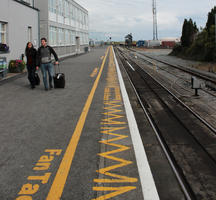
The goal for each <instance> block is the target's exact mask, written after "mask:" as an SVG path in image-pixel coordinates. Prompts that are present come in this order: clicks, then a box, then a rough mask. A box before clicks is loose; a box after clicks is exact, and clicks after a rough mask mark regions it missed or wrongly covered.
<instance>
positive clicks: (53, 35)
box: [49, 26, 57, 46]
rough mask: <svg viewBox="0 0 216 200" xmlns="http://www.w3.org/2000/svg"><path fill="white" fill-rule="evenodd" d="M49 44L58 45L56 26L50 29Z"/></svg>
mask: <svg viewBox="0 0 216 200" xmlns="http://www.w3.org/2000/svg"><path fill="white" fill-rule="evenodd" d="M49 43H50V45H53V46H56V45H57V28H56V27H54V26H50V28H49Z"/></svg>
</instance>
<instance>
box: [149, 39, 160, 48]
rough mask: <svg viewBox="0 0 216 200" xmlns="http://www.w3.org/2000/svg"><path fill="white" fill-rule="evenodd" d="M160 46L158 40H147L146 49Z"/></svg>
mask: <svg viewBox="0 0 216 200" xmlns="http://www.w3.org/2000/svg"><path fill="white" fill-rule="evenodd" d="M159 46H161V41H160V40H148V47H159Z"/></svg>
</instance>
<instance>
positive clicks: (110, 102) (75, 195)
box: [0, 46, 176, 200]
mask: <svg viewBox="0 0 216 200" xmlns="http://www.w3.org/2000/svg"><path fill="white" fill-rule="evenodd" d="M60 68H61V71H62V72H63V73H65V76H66V87H65V88H64V89H52V90H49V91H45V90H44V87H43V83H41V84H40V85H39V86H37V87H36V89H34V90H31V89H30V86H29V83H28V80H27V77H26V76H22V77H19V78H17V79H13V80H11V81H7V83H6V84H2V85H0V98H1V106H0V132H1V134H0V141H1V147H0V156H1V161H0V199H4V200H9V199H16V200H32V199H34V200H45V199H46V200H60V199H61V200H71V199H76V200H87V199H92V200H93V199H94V200H105V199H116V200H125V199H127V200H135V199H136V200H142V199H145V200H157V199H159V194H158V191H157V187H156V184H155V181H154V176H155V175H152V172H151V168H150V166H149V163H148V159H147V155H146V152H145V149H144V147H143V142H142V139H143V138H142V139H141V137H143V135H142V136H140V133H139V129H138V127H137V122H136V119H135V117H134V113H133V110H132V108H131V103H130V101H129V98H128V94H127V91H126V89H125V85H124V81H123V79H122V73H121V71H120V69H119V65H118V62H117V60H116V57H115V53H114V51H113V48H112V47H111V46H109V47H108V46H105V47H100V48H93V49H92V50H91V51H90V52H89V53H87V54H83V55H80V56H75V57H72V58H68V59H65V60H63V61H62V62H60ZM40 78H41V74H40ZM41 81H42V78H41ZM144 130H145V131H146V132H147V133H149V137H150V132H151V131H150V128H149V127H148V126H146V127H145V128H144ZM152 147H153V146H151V147H150V148H152ZM152 150H153V151H154V149H152ZM156 151H158V149H156ZM151 153H152V152H151ZM152 156H154V155H152ZM158 163H159V161H158ZM163 166H164V165H163ZM158 173H159V172H158ZM156 174H157V172H156ZM166 175H167V174H166ZM164 176H165V175H164ZM166 177H169V176H168V175H167V176H166ZM165 179H166V178H165V177H164V181H166V182H167V184H168V185H172V184H173V182H172V178H170V179H169V180H165ZM173 188H174V187H173ZM164 193H166V191H164ZM173 195H174V196H175V195H176V193H173Z"/></svg>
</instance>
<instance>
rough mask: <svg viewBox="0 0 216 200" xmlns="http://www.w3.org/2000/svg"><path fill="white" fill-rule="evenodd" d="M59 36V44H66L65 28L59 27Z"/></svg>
mask: <svg viewBox="0 0 216 200" xmlns="http://www.w3.org/2000/svg"><path fill="white" fill-rule="evenodd" d="M58 33H59V34H58V36H59V45H64V44H65V32H64V29H62V28H59V29H58Z"/></svg>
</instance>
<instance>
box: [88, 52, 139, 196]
mask: <svg viewBox="0 0 216 200" xmlns="http://www.w3.org/2000/svg"><path fill="white" fill-rule="evenodd" d="M113 60H114V59H113V53H112V52H110V57H109V68H108V76H107V86H106V88H105V90H104V110H105V112H104V113H102V114H103V115H104V119H101V124H103V125H107V126H105V127H101V132H100V133H101V134H104V135H108V136H107V138H108V139H107V140H102V141H99V143H101V144H104V145H107V146H111V147H112V150H110V151H107V152H102V153H99V154H98V155H99V156H100V157H103V158H105V159H109V160H112V161H114V164H113V165H111V166H105V167H104V168H102V169H99V170H97V171H96V172H98V173H99V174H101V175H103V176H102V178H97V179H94V182H95V183H98V184H100V187H93V190H94V191H101V192H106V191H107V192H109V191H111V193H109V194H105V195H104V193H103V194H101V196H100V197H97V198H96V199H92V200H106V199H110V198H112V197H116V196H118V195H120V194H123V193H126V192H129V191H131V190H134V189H136V187H135V186H121V185H119V187H105V186H104V187H101V184H104V185H105V184H109V186H110V183H115V186H116V184H117V183H118V184H121V183H124V185H125V184H126V183H128V184H129V183H135V182H137V181H138V180H137V178H132V177H128V176H125V175H119V174H116V173H113V172H112V170H115V169H119V168H122V167H125V166H128V165H130V164H132V163H133V162H132V161H129V160H125V159H123V158H119V157H116V156H114V154H117V153H120V152H124V151H127V150H129V149H130V147H128V146H125V145H123V144H122V142H121V144H117V143H118V141H122V140H123V139H125V138H127V137H128V136H127V135H123V134H119V132H118V131H123V130H124V129H126V128H127V127H126V126H124V124H126V122H124V121H123V119H125V115H123V114H121V113H123V110H122V107H123V106H122V98H121V92H120V88H119V84H118V79H117V75H116V69H115V64H114V62H113ZM112 125H114V127H112ZM116 125H119V126H116ZM116 162H117V163H116ZM106 186H107V185H106Z"/></svg>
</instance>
